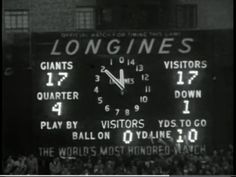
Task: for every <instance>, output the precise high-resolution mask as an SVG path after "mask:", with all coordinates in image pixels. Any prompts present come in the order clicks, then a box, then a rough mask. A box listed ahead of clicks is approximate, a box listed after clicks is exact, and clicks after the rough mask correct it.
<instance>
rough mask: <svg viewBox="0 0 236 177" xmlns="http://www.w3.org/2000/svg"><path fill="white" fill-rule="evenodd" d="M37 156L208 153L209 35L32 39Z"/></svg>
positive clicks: (95, 35)
mask: <svg viewBox="0 0 236 177" xmlns="http://www.w3.org/2000/svg"><path fill="white" fill-rule="evenodd" d="M32 37H33V41H32V46H33V47H32V53H33V56H32V57H33V61H34V69H33V86H34V93H33V107H34V117H33V119H34V125H33V127H34V134H35V142H36V146H37V148H38V152H39V154H40V156H55V155H59V156H61V157H65V156H66V157H76V156H83V155H86V154H90V155H91V156H96V155H98V154H103V155H115V154H117V153H120V154H128V155H137V156H138V155H158V154H164V155H169V154H171V153H173V152H177V151H178V152H185V151H191V152H193V153H201V152H203V151H206V150H207V144H208V142H209V138H211V134H212V133H211V131H212V126H213V125H212V122H213V118H212V111H213V110H212V104H214V99H213V98H214V95H213V93H212V89H213V82H214V79H215V78H214V75H213V72H212V70H213V69H212V67H213V64H212V61H213V53H214V51H213V46H212V45H211V42H210V41H212V38H213V35H212V33H211V32H206V31H194V32H191V31H188V32H178V31H171V32H170V31H94V32H78V33H40V34H36V33H35V34H33V36H32Z"/></svg>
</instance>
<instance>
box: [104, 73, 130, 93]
mask: <svg viewBox="0 0 236 177" xmlns="http://www.w3.org/2000/svg"><path fill="white" fill-rule="evenodd" d="M104 73H105V74H106V75H107V76H108V77H109V78H110V79H111V80H112V81H113V82H114V83H115V84H116V85H117V86H118V87H119V88H120V89H121V90H122V91H123V90H124V88H125V86H124V84H123V83H122V82H121V81H120V80H119V79H117V78H116V77H115V76H114V75H113V74H111V72H110V71H108V70H107V69H105V70H104Z"/></svg>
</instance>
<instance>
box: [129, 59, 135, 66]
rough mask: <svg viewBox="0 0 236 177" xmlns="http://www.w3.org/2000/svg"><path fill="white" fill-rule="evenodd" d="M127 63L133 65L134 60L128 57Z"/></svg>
mask: <svg viewBox="0 0 236 177" xmlns="http://www.w3.org/2000/svg"><path fill="white" fill-rule="evenodd" d="M127 65H128V66H130V65H135V60H134V59H128V60H127Z"/></svg>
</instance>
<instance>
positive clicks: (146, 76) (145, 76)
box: [141, 74, 149, 81]
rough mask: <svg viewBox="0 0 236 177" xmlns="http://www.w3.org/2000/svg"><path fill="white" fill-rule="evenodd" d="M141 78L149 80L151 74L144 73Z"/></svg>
mask: <svg viewBox="0 0 236 177" xmlns="http://www.w3.org/2000/svg"><path fill="white" fill-rule="evenodd" d="M141 79H142V81H149V74H142V75H141Z"/></svg>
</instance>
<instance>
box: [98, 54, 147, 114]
mask: <svg viewBox="0 0 236 177" xmlns="http://www.w3.org/2000/svg"><path fill="white" fill-rule="evenodd" d="M150 92H151V85H150V76H149V74H148V73H146V72H145V69H144V66H143V65H142V64H140V63H137V61H136V60H135V59H128V58H124V57H119V58H110V59H109V60H107V63H103V65H100V67H99V70H98V71H97V73H96V74H95V87H94V93H95V94H96V96H97V103H98V105H100V107H101V108H102V109H103V110H104V111H105V112H107V113H111V114H113V115H115V116H130V115H133V114H134V113H137V112H139V111H141V110H142V105H143V104H146V103H148V101H149V93H150Z"/></svg>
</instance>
